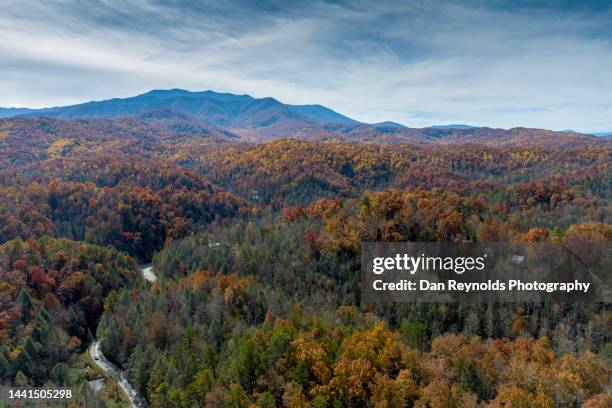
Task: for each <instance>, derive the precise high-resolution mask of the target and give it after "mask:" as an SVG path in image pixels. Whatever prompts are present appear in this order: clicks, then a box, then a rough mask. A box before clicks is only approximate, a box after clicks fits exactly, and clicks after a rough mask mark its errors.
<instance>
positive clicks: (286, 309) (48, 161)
mask: <svg viewBox="0 0 612 408" xmlns="http://www.w3.org/2000/svg"><path fill="white" fill-rule="evenodd" d="M168 92H172V91H168ZM153 97H155V98H157V97H158V94H155V95H148V96H147V98H153ZM172 97H173V98H174V96H172ZM181 98H187V97H185V96H181ZM155 100H157V99H155ZM198 100H199V99H198ZM219 101H221V98H220V97H219ZM256 101H258V102H257V105H253V106H251V105H246V102H245V105H244V107H243V106H242V105H240V109H241V110H240V113H239V114H238V113H232V114H231V115H230V114H229V113H227V112H229V110H228V109H226V107H225V105H223V104H222V103H221V102H218V101H217V102H215V103H218V105H215V109H216V110H213V109H211V108H209V107H206V109H205V108H202V107H198V108H197V109H200V111H197V112H195V111H194V109H196V108H194V107H193V106H195V97H194V99H193V101H192V103H191V104H190V105H187V103H183V104H182V105H181V104H179V103H178V102H177V103H174V104H172V105H171V106H170V108H163V109H149V107H150V104H151V102H149V99H147V104H149V105H142V106H143V108H142V109H140V105H138V109H140V110H137V109H136V106H137V105H136V103H135V102H134V103H131V102H130V103H131V104H130V105H129V106H130V109H132V111H130V112H128V113H129V114H124V115H122V114H120V112H119V111H115V110H112V109H119V108H115V107H114V106H110V105H109V107H106V105H105V107H104V110H102V108H103V107H98V108H96V109H100V111H99V112H102V113H99V114H97V115H96V114H93V113H91V112H90V111H89V110H86V108H87V109H90V107H89V106H84V107H82V108H80V109H81V110H80V111H79V110H76V108H75V109H72V110H64V111H49V112H46V113H45V115H38V114H37V115H23V116H17V117H11V118H5V119H0V384H3V385H10V386H17V387H24V386H37V387H40V386H45V387H49V388H54V387H55V388H57V387H64V388H71V389H73V390H74V392H75V395H76V396H75V398H74V400H73V401H72V403H73V404H74V405H71V406H87V407H106V406H109V407H119V406H125V405H126V404H127V402H126V399H125V397H123V396H121V395H120V394H121V391H120V390H119V389H117V387H116V386H115V388H113V387H112V386H111V385H110V383H109V382H108V383H107V386H106V387H105V389H104V390H103V391H94V390H92V389H91V387H90V386H89V385H88V381H90V380H92V379H93V378H95V377H96V373H95V372H94V369H93V368H92V364H91V361H88V360H87V349H88V347H89V346H90V345H91V343H92V341H93V340H94V339H99V340H100V343H101V350H102V352H103V353H104V356H106V358H108V360H109V361H111V362H112V363H113V364H114V365H116V366H117V367H119V368H120V369H121V370H123V371H124V373H125V376H126V378H127V380H128V381H129V382H130V384H131V385H132V386H133V387H134V388H135V389H136V390H137V392H138V393H139V394H140V395H142V397H143V398H144V399H145V400H146V402H147V404H148V406H150V407H173V408H174V407H176V408H179V407H180V408H188V407H245V408H247V407H261V408H264V407H265V408H272V407H296V408H299V407H317V408H324V407H330V408H331V407H334V408H335V407H372V408H383V407H384V408H394V407H398V408H399V407H431V408H442V407H444V408H453V407H517V408H518V407H550V408H553V407H587V408H603V407H610V406H612V394H611V393H610V390H611V389H612V388H611V387H612V385H611V384H612V382H611V380H612V371H611V367H612V308H611V307H610V305H609V304H603V303H594V304H588V305H587V304H499V303H495V304H462V303H449V304H424V303H418V304H416V303H415V304H410V303H397V304H393V303H392V304H366V303H364V302H362V301H361V299H360V250H361V242H364V241H385V242H403V241H414V242H440V241H445V242H561V243H572V242H575V243H583V244H584V243H598V244H609V243H610V242H611V241H612V225H611V222H612V218H611V217H612V181H611V180H612V178H611V177H610V176H611V172H612V142H611V139H610V138H609V137H608V138H606V137H595V136H591V135H584V134H580V133H572V132H552V131H548V130H541V129H525V128H515V129H510V130H502V129H490V128H470V129H434V128H424V129H412V128H405V127H401V128H400V127H393V126H387V125H365V124H347V123H332V122H325V123H321V122H318V121H316V120H314V119H312V118H308V117H306V116H303V115H302V114H300V113H297V112H294V111H292V112H289V111H287V110H286V109H285V107H284V106H285V105H283V106H280V105H282V104H279V105H276V104H275V103H274V102H270V101H266V100H256ZM272 101H274V100H272ZM209 102H210V101H209ZM209 102H207V103H209ZM223 103H225V102H223ZM241 103H242V102H241ZM249 103H250V102H249ZM252 103H253V104H254V103H255V102H252ZM143 104H144V102H143ZM126 106H128V105H127V102H126ZM177 106H179V107H180V109H177ZM198 106H199V105H198ZM206 106H208V105H206ZM111 108H112V109H111ZM187 108H189V109H191V110H189V109H187ZM122 109H123V107H122ZM223 109H225V110H223ZM232 112H233V111H232ZM205 113H206V115H208V116H206V115H205ZM232 115H233V116H232ZM147 263H152V264H153V271H154V272H155V274H156V275H157V277H158V279H157V280H156V281H155V282H153V283H150V282H148V281H146V280H144V279H143V278H142V276H141V274H140V272H139V267H138V266H139V265H141V264H147ZM62 406H63V405H62Z"/></svg>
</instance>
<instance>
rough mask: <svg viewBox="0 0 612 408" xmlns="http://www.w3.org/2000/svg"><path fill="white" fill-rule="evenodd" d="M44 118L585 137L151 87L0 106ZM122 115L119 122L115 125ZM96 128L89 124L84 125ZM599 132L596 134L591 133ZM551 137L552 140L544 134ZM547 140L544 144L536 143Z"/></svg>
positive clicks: (180, 130)
mask: <svg viewBox="0 0 612 408" xmlns="http://www.w3.org/2000/svg"><path fill="white" fill-rule="evenodd" d="M15 116H19V117H23V118H29V117H31V118H35V117H48V118H55V119H61V120H69V121H74V120H79V121H83V120H85V121H90V122H91V121H92V120H93V121H96V120H106V121H109V120H110V121H111V122H110V124H111V125H112V126H121V128H122V129H126V127H132V128H134V129H144V128H145V127H146V128H147V129H155V132H158V133H159V132H161V133H160V134H163V135H164V137H172V138H174V137H181V135H192V136H196V137H202V136H206V135H208V136H207V137H209V138H211V139H214V140H230V141H231V140H236V139H240V140H243V141H251V142H262V141H267V140H272V139H278V138H295V139H302V140H319V141H330V140H335V141H345V142H363V143H404V142H411V143H434V142H438V143H459V142H461V143H464V142H467V143H488V144H506V145H508V144H515V143H518V144H521V145H524V144H530V145H534V144H536V145H538V144H543V143H550V142H551V141H553V142H565V143H570V144H575V143H582V142H584V141H585V140H589V138H593V136H590V135H583V134H580V133H575V132H572V131H566V132H553V131H548V130H542V129H524V128H515V129H509V130H504V129H491V128H482V127H474V126H471V125H466V124H449V125H436V126H430V127H426V128H422V129H417V128H409V127H406V126H404V125H402V124H400V123H395V122H389V121H387V122H380V123H375V124H366V123H362V122H359V121H357V120H354V119H352V118H349V117H347V116H345V115H342V114H340V113H338V112H336V111H334V110H332V109H329V108H327V107H325V106H322V105H289V104H284V103H281V102H279V101H278V100H276V99H274V98H253V97H252V96H249V95H235V94H230V93H219V92H214V91H203V92H190V91H186V90H183V89H170V90H153V91H150V92H147V93H144V94H142V95H137V96H134V97H129V98H113V99H108V100H103V101H92V102H86V103H81V104H76V105H70V106H59V107H53V108H43V109H27V108H8V109H7V108H0V118H10V117H15ZM117 120H121V122H120V123H119V122H116V121H117ZM92 123H96V126H100V124H99V123H97V122H91V123H89V124H88V126H92ZM598 136H603V134H602V135H598ZM551 138H552V139H551ZM544 140H546V142H543V141H544Z"/></svg>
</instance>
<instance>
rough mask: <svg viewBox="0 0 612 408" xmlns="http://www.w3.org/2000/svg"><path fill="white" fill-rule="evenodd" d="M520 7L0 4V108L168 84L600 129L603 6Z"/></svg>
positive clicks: (450, 118)
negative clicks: (1, 5)
mask: <svg viewBox="0 0 612 408" xmlns="http://www.w3.org/2000/svg"><path fill="white" fill-rule="evenodd" d="M255 3H257V5H255ZM532 3H533V2H520V1H519V2H516V1H514V2H503V1H495V2H491V1H487V2H484V1H482V2H481V1H476V0H474V1H463V2H452V1H447V2H441V1H435V2H434V1H425V0H424V1H417V2H399V1H398V2H393V1H375V2H374V1H351V2H346V3H344V2H324V1H319V2H291V1H289V2H287V1H262V2H250V1H246V0H245V1H219V2H215V1H202V2H192V1H185V2H180V1H174V2H161V1H160V2H158V1H153V0H151V1H147V0H123V1H113V0H106V1H103V2H100V1H71V0H63V1H50V2H39V1H11V0H9V2H8V4H5V5H4V8H3V13H1V14H0V37H2V39H3V40H2V41H1V42H0V70H1V72H2V76H0V106H8V105H21V106H50V105H61V104H68V103H76V102H81V101H84V100H91V99H104V98H110V97H116V96H130V95H133V94H136V93H140V92H143V91H146V90H149V89H152V88H171V87H182V88H187V89H192V90H203V89H215V90H221V91H229V92H237V93H250V94H252V95H254V96H274V97H276V98H278V99H280V100H282V101H285V102H289V103H322V104H325V105H327V106H330V107H332V108H334V109H336V110H338V111H340V112H342V113H345V114H348V115H349V116H353V117H355V118H357V119H360V120H364V121H371V122H375V121H382V120H394V121H398V122H402V123H406V124H408V125H412V126H423V125H429V124H433V123H444V122H468V123H471V124H476V125H490V126H499V127H512V126H533V127H547V128H553V129H564V128H575V129H580V130H584V131H590V130H607V129H612V109H611V106H612V95H610V92H609V90H610V89H612V45H611V38H612V35H611V34H612V32H611V31H612V30H611V29H610V27H609V23H608V22H609V21H610V20H611V19H612V13H611V10H610V8H609V7H606V6H605V3H604V2H601V3H600V2H590V3H589V2H580V3H579V2H576V3H575V4H574V3H572V2H570V3H567V2H564V3H565V5H564V6H563V7H559V6H556V3H557V2H550V3H548V4H546V3H541V4H540V6H538V7H534V6H531V5H530V4H532ZM542 4H543V5H542ZM568 4H569V5H568Z"/></svg>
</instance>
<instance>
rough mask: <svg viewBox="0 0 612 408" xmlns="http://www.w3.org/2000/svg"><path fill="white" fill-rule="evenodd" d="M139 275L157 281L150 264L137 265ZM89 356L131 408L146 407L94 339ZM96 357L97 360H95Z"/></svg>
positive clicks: (147, 279)
mask: <svg viewBox="0 0 612 408" xmlns="http://www.w3.org/2000/svg"><path fill="white" fill-rule="evenodd" d="M138 269H140V273H141V274H142V277H143V278H144V279H145V280H146V281H147V282H149V283H153V282H155V281H156V280H157V275H155V273H154V272H153V266H152V265H150V264H146V265H139V266H138ZM89 355H90V356H91V358H92V360H93V361H94V363H95V364H96V365H97V366H98V367H100V368H101V369H102V370H103V371H104V372H105V373H107V374H108V375H110V376H111V377H112V378H113V379H114V380H115V382H116V383H117V384H118V385H119V386H120V387H121V389H122V390H123V392H124V393H125V395H127V397H128V399H129V400H130V406H131V407H133V408H143V407H147V406H148V405H147V401H146V400H145V399H144V398H143V397H142V395H140V394H139V393H138V391H137V390H136V389H135V388H134V387H132V386H131V385H130V383H129V382H128V380H127V378H126V376H125V374H124V373H123V371H121V370H120V369H119V368H118V367H117V366H115V365H114V364H113V363H111V362H110V361H108V359H107V358H106V357H104V354H102V350H101V349H100V340H98V339H96V340H94V341H93V343H91V346H89ZM96 357H97V358H96Z"/></svg>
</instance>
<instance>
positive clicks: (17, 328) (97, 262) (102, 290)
mask: <svg viewBox="0 0 612 408" xmlns="http://www.w3.org/2000/svg"><path fill="white" fill-rule="evenodd" d="M137 273H138V272H137V269H136V263H135V261H134V260H133V259H132V258H130V257H129V256H127V255H126V254H122V253H119V252H117V251H116V250H115V249H112V248H103V247H99V246H95V245H91V244H86V243H82V242H75V241H69V240H66V239H52V238H48V237H45V238H40V239H30V240H28V241H25V242H24V241H21V240H15V241H9V242H7V243H4V244H3V245H0V382H1V383H3V384H6V383H9V384H10V383H13V384H15V385H16V386H19V387H25V386H28V385H35V386H41V385H43V384H46V385H47V387H51V388H53V387H55V388H57V387H65V388H71V389H73V391H74V394H75V396H76V397H77V398H78V399H81V398H86V399H88V400H89V401H90V403H91V404H94V403H99V404H100V405H101V404H102V402H96V398H97V397H96V396H95V395H91V394H92V393H91V391H90V390H88V387H87V385H86V381H87V379H89V377H90V376H91V375H92V373H91V372H90V371H88V370H86V369H85V368H84V367H83V364H82V363H81V362H80V358H79V353H82V352H83V351H84V350H86V348H87V346H88V344H89V342H90V341H91V337H92V335H91V333H95V330H96V327H97V325H98V321H99V319H100V316H101V315H102V313H103V312H104V309H105V306H104V302H105V298H106V296H107V295H108V294H109V293H110V292H112V291H115V290H119V289H121V288H128V287H132V286H133V285H135V283H136V278H137ZM100 405H93V406H100Z"/></svg>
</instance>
